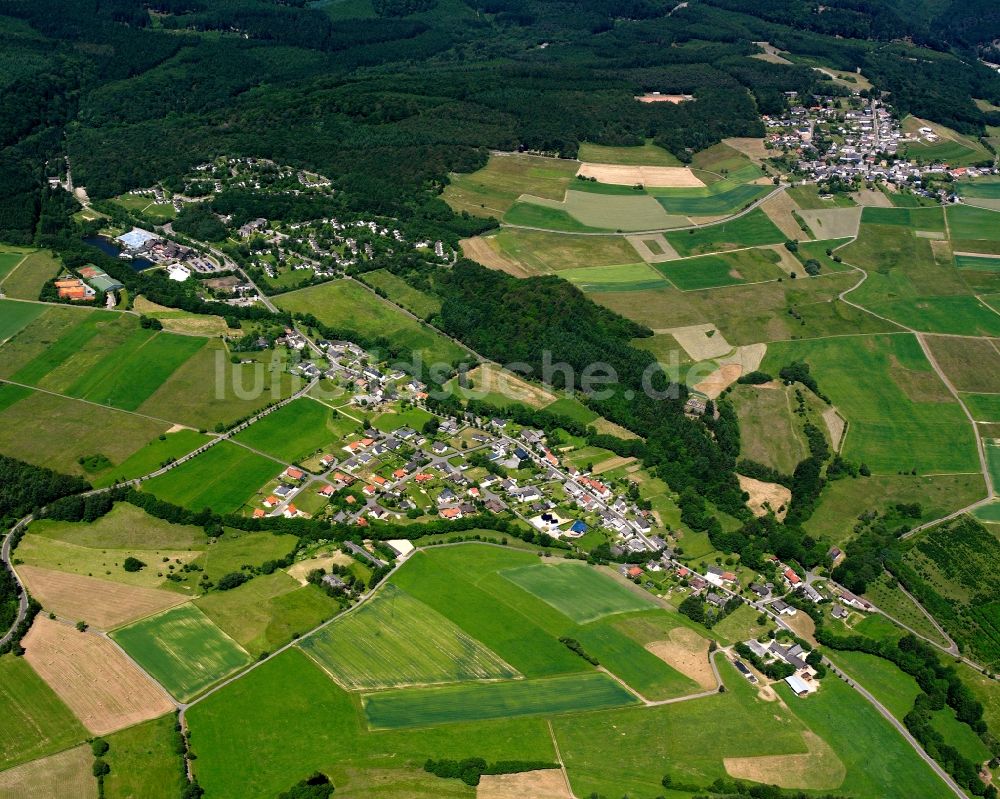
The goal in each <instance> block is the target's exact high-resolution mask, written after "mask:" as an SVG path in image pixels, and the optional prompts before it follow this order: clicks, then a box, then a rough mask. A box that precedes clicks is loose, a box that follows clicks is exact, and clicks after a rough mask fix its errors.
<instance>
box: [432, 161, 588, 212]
mask: <svg viewBox="0 0 1000 799" xmlns="http://www.w3.org/2000/svg"><path fill="white" fill-rule="evenodd" d="M578 167H579V164H577V163H576V162H575V161H564V160H560V159H557V158H543V157H540V156H534V155H502V156H499V155H494V156H491V157H490V160H489V162H488V163H487V164H486V166H485V167H483V168H482V169H480V170H478V171H477V172H473V173H471V174H456V173H453V174H452V175H450V182H449V185H448V186H447V188H446V189H445V191H444V194H443V195H442V196H443V198H444V200H445V202H447V203H448V204H449V205H450V206H451V207H452V208H453V209H455V210H456V211H458V212H462V211H468V212H469V213H470V214H472V215H474V216H494V217H496V218H498V219H499V218H500V217H501V216H503V215H504V213H506V212H507V211H508V210H509V209H510V207H511V206H512V205H513V204H514V203H515V201H516V200H517V198H518V197H520V196H521V195H522V194H531V195H534V196H536V197H546V198H548V199H552V200H561V199H562V198H563V193H564V192H565V191H566V187H567V186H568V185H569V183H570V181H571V180H572V179H573V175H575V174H576V170H577V168H578Z"/></svg>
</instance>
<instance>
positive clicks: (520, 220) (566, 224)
mask: <svg viewBox="0 0 1000 799" xmlns="http://www.w3.org/2000/svg"><path fill="white" fill-rule="evenodd" d="M533 199H535V200H536V201H535V202H532V201H530V200H526V201H522V200H518V201H517V202H516V203H514V205H513V206H511V209H510V210H509V211H507V213H505V214H504V216H503V221H504V222H506V223H507V224H508V225H516V226H518V227H523V228H536V229H540V230H561V231H566V232H567V233H599V232H610V231H611V230H612V229H611V228H608V227H597V228H595V227H590V226H589V225H585V224H584V223H583V222H581V221H580V220H578V219H577V218H576V217H574V216H572V215H571V214H570V213H569V211H566V210H564V209H563V208H562V207H560V206H561V203H554V205H555V206H556V207H551V206H548V205H541V204H540V203H539V202H537V198H533Z"/></svg>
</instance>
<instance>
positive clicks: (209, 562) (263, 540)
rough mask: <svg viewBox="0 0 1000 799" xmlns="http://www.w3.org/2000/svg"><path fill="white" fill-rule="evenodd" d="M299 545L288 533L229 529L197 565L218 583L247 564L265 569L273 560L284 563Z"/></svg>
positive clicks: (207, 548) (209, 547) (209, 548)
mask: <svg viewBox="0 0 1000 799" xmlns="http://www.w3.org/2000/svg"><path fill="white" fill-rule="evenodd" d="M297 543H298V539H296V537H295V536H294V535H289V534H287V533H285V534H281V535H277V534H275V533H269V532H260V533H245V532H242V531H240V530H233V529H230V528H228V527H227V528H224V532H223V534H222V535H221V536H219V537H218V538H217V539H215V541H213V542H212V543H210V544H209V545H208V546H207V547H206V548H205V553H204V554H203V555H201V557H199V558H198V560H197V563H198V565H199V566H201V568H202V569H203V570H204V571H203V573H204V575H205V576H206V577H208V579H210V580H213V581H214V580H218V579H219V578H220V577H222V576H223V575H224V574H229V572H235V571H240V570H241V569H242V568H243V566H244V565H249V566H261V565H263V564H264V563H266V562H267V561H269V560H281V559H282V558H284V557H285V556H286V555H288V554H290V553H291V552H293V551H294V550H295V546H296V544H297ZM191 579H195V577H192V578H191Z"/></svg>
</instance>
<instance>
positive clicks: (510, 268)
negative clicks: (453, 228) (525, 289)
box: [459, 236, 529, 277]
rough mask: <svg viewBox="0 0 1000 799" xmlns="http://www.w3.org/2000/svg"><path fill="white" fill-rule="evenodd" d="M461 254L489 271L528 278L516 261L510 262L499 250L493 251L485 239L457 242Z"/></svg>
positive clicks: (526, 272)
mask: <svg viewBox="0 0 1000 799" xmlns="http://www.w3.org/2000/svg"><path fill="white" fill-rule="evenodd" d="M459 246H460V247H461V248H462V253H463V254H464V255H465V257H466V258H469V259H471V260H473V261H478V262H479V263H481V264H482V265H483V266H488V267H489V268H490V269H498V270H500V271H501V272H506V273H507V274H508V275H513V276H514V277H529V273H528V270H526V269H525V268H524V267H523V266H521V265H520V264H519V263H517V261H512V260H511V259H510V258H508V257H507V256H506V255H504V254H503V253H501V252H500V251H499V250H497V249H494V248H493V246H492V245H491V244H490V242H489V241H488V240H487V239H484V238H483V237H482V236H474V237H473V238H471V239H462V240H461V241H460V242H459Z"/></svg>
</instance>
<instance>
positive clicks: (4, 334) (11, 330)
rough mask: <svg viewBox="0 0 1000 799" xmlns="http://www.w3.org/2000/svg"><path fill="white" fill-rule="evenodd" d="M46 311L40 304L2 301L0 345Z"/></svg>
mask: <svg viewBox="0 0 1000 799" xmlns="http://www.w3.org/2000/svg"><path fill="white" fill-rule="evenodd" d="M2 255H3V253H0V256H2ZM44 311H45V306H44V305H39V304H38V303H34V302H17V301H16V300H0V343H2V342H4V341H6V340H7V339H9V338H10V337H11V336H13V335H15V334H16V333H18V332H19V331H20V330H22V329H23V328H24V327H26V326H27V325H28V324H29V323H30V322H33V321H34V320H35V319H37V318H38V317H39V316H41V315H42V313H44Z"/></svg>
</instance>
